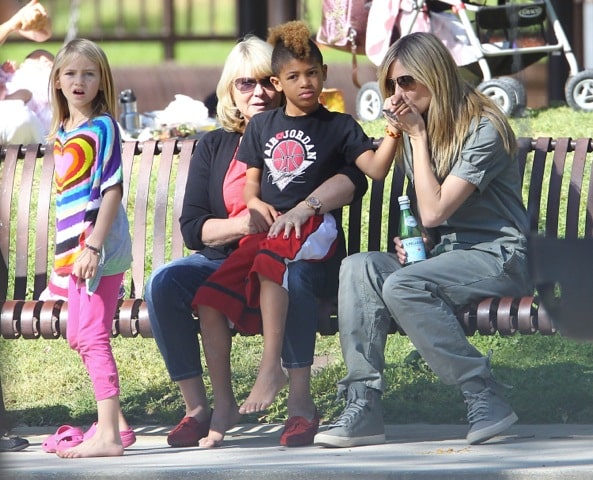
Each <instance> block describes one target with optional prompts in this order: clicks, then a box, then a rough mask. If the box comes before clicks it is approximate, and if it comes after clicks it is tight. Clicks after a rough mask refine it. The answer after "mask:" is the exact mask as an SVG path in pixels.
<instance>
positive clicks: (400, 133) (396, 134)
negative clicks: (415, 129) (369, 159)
mask: <svg viewBox="0 0 593 480" xmlns="http://www.w3.org/2000/svg"><path fill="white" fill-rule="evenodd" d="M385 133H386V134H387V136H388V137H391V138H399V137H401V136H402V132H400V131H399V130H397V131H395V132H392V131H391V130H389V128H388V127H386V128H385Z"/></svg>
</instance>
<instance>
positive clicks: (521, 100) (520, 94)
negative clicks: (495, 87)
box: [498, 77, 527, 117]
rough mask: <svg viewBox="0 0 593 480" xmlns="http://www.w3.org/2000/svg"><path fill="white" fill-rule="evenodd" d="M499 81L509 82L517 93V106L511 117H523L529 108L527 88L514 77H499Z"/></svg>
mask: <svg viewBox="0 0 593 480" xmlns="http://www.w3.org/2000/svg"><path fill="white" fill-rule="evenodd" d="M498 80H501V81H503V82H507V83H508V84H509V85H510V86H511V88H512V89H513V92H514V93H515V99H516V100H517V104H516V105H515V108H514V110H513V111H512V112H511V117H520V116H522V115H523V113H525V108H527V92H526V91H525V86H524V85H523V84H522V83H521V82H520V81H519V80H517V79H516V78H513V77H498Z"/></svg>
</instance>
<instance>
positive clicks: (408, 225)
mask: <svg viewBox="0 0 593 480" xmlns="http://www.w3.org/2000/svg"><path fill="white" fill-rule="evenodd" d="M397 201H398V202H399V210H400V213H399V238H400V239H401V241H402V244H403V247H404V250H405V251H406V257H407V261H406V265H409V264H411V263H416V262H420V261H421V260H426V250H425V249H424V240H423V239H422V233H421V232H420V228H419V227H418V222H417V221H416V217H414V214H413V213H412V210H411V209H410V199H409V198H408V196H407V195H402V196H401V197H398V199H397Z"/></svg>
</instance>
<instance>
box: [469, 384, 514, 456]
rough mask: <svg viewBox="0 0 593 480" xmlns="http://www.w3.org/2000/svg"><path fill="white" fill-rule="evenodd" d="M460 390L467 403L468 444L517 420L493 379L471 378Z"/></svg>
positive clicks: (499, 431)
mask: <svg viewBox="0 0 593 480" xmlns="http://www.w3.org/2000/svg"><path fill="white" fill-rule="evenodd" d="M461 391H462V393H463V396H464V397H465V403H466V405H467V420H468V422H469V424H470V428H469V431H468V432H467V437H466V438H467V441H468V443H469V444H470V445H476V444H478V443H482V442H485V441H486V440H489V439H491V438H492V437H494V436H496V435H498V434H499V433H502V432H503V431H505V430H506V429H507V428H509V427H510V426H511V425H512V424H513V423H515V422H516V421H517V420H519V417H517V415H516V414H515V412H514V411H513V409H512V408H511V406H510V405H509V404H508V402H507V401H506V400H505V399H504V398H503V397H502V395H501V386H500V385H499V384H498V383H496V381H495V380H493V379H491V378H489V379H480V378H476V379H472V380H470V381H468V382H465V383H464V384H463V385H462V387H461Z"/></svg>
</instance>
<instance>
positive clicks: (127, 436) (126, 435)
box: [84, 422, 136, 448]
mask: <svg viewBox="0 0 593 480" xmlns="http://www.w3.org/2000/svg"><path fill="white" fill-rule="evenodd" d="M96 432H97V422H95V423H93V424H92V425H91V426H90V428H89V429H88V430H87V431H86V432H84V440H85V441H86V440H88V439H89V438H91V437H92V436H93V435H94V434H95V433H96ZM119 438H121V444H122V445H123V447H124V448H128V447H129V446H131V445H133V444H134V443H136V434H135V433H134V430H132V427H128V429H127V430H121V431H120V432H119Z"/></svg>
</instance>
